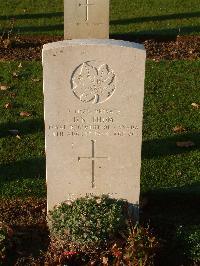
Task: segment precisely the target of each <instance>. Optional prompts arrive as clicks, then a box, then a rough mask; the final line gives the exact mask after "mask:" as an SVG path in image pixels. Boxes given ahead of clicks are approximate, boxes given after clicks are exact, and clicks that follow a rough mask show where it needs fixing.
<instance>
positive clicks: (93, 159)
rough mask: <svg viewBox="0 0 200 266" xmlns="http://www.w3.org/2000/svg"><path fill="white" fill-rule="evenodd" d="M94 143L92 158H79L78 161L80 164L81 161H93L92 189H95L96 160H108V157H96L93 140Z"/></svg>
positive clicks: (93, 145) (93, 144)
mask: <svg viewBox="0 0 200 266" xmlns="http://www.w3.org/2000/svg"><path fill="white" fill-rule="evenodd" d="M91 142H92V156H88V157H80V156H79V157H78V161H79V162H80V160H81V159H89V160H92V188H94V187H95V160H96V159H108V157H99V156H96V157H95V141H94V140H91Z"/></svg>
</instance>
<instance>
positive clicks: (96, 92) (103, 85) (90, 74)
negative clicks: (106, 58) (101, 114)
mask: <svg viewBox="0 0 200 266" xmlns="http://www.w3.org/2000/svg"><path fill="white" fill-rule="evenodd" d="M115 88H116V87H115V73H114V72H113V70H112V69H111V68H110V67H109V66H108V65H107V64H102V65H100V66H98V67H96V66H95V64H94V61H89V62H85V63H83V64H82V65H80V66H79V67H78V68H77V69H76V70H75V72H74V73H73V76H72V90H73V92H74V94H75V95H76V97H77V98H78V99H79V100H80V101H82V102H84V103H88V102H92V103H103V102H105V101H106V100H107V99H109V98H110V97H111V96H112V95H113V93H114V91H115Z"/></svg>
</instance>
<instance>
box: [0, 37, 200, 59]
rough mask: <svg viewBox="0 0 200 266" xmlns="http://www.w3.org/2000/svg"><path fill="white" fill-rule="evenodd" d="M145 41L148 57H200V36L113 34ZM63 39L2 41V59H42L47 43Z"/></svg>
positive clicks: (0, 49) (26, 38)
mask: <svg viewBox="0 0 200 266" xmlns="http://www.w3.org/2000/svg"><path fill="white" fill-rule="evenodd" d="M112 37H113V38H114V37H115V38H117V39H124V40H127V41H135V42H139V43H143V44H144V45H145V48H146V50H147V58H148V59H153V60H156V61H157V60H158V61H159V60H162V59H167V60H180V59H181V60H183V59H186V60H196V59H198V58H200V36H177V37H176V38H173V39H146V40H145V39H144V38H143V39H142V38H141V39H135V38H133V37H131V36H128V35H127V36H126V35H123V36H111V38H112ZM61 40H63V37H62V36H52V37H51V36H21V37H20V38H18V39H13V40H10V41H9V42H7V41H6V40H4V41H3V40H2V41H1V42H0V61H4V60H41V54H42V46H43V45H44V44H45V43H49V42H56V41H61Z"/></svg>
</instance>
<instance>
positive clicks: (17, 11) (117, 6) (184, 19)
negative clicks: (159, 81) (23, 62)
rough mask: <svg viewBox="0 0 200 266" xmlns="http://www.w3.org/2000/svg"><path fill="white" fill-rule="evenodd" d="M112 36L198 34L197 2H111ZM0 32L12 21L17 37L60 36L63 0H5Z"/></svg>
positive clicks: (199, 13)
mask: <svg viewBox="0 0 200 266" xmlns="http://www.w3.org/2000/svg"><path fill="white" fill-rule="evenodd" d="M110 5H111V16H110V20H111V23H110V24H111V29H110V31H111V34H127V33H128V34H133V35H136V36H144V35H145V36H146V35H148V36H157V35H161V36H166V35H168V36H170V35H173V36H174V35H175V36H176V35H178V34H180V35H187V34H199V33H200V19H199V16H200V9H199V0H190V1H188V0H173V1H172V0H165V1H162V0H134V1H132V0H123V1H119V0H111V4H110ZM0 14H1V15H0V31H2V29H3V28H9V24H10V20H11V18H14V20H15V22H14V32H15V33H18V34H28V35H33V34H38V35H41V34H45V35H63V20H64V18H63V0H54V1H48V0H43V1H39V0H23V1H20V0H15V1H13V0H4V1H2V2H1V4H0Z"/></svg>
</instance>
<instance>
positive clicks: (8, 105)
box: [4, 103, 12, 109]
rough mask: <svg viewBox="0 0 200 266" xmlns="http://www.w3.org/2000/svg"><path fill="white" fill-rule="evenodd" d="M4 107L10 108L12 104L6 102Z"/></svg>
mask: <svg viewBox="0 0 200 266" xmlns="http://www.w3.org/2000/svg"><path fill="white" fill-rule="evenodd" d="M4 107H5V108H6V109H11V108H12V104H11V103H6V104H5V105H4Z"/></svg>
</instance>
